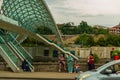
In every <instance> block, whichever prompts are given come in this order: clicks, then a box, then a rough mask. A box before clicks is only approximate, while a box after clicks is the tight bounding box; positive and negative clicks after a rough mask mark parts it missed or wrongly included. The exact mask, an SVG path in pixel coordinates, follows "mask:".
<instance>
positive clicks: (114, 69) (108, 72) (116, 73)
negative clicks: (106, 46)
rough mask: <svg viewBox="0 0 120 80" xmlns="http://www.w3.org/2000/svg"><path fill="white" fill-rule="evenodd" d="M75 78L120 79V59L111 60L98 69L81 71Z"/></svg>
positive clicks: (93, 79) (81, 79) (88, 79)
mask: <svg viewBox="0 0 120 80" xmlns="http://www.w3.org/2000/svg"><path fill="white" fill-rule="evenodd" d="M75 80H120V60H115V61H110V62H108V63H106V64H104V65H102V66H101V67H99V68H97V69H94V70H91V71H86V72H83V73H79V74H77V75H76V76H75Z"/></svg>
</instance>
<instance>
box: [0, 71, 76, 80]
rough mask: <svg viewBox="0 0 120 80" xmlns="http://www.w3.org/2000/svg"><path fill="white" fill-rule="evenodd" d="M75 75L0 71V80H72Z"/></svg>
mask: <svg viewBox="0 0 120 80" xmlns="http://www.w3.org/2000/svg"><path fill="white" fill-rule="evenodd" d="M75 75H76V73H63V72H61V73H59V72H21V73H14V72H8V71H0V79H50V80H52V79H55V80H74V77H75Z"/></svg>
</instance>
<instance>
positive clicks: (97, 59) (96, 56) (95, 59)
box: [93, 53, 99, 63]
mask: <svg viewBox="0 0 120 80" xmlns="http://www.w3.org/2000/svg"><path fill="white" fill-rule="evenodd" d="M93 56H94V62H95V63H97V62H98V61H99V57H98V55H97V54H96V53H94V54H93Z"/></svg>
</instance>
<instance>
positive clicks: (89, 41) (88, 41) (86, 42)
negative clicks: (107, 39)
mask: <svg viewBox="0 0 120 80" xmlns="http://www.w3.org/2000/svg"><path fill="white" fill-rule="evenodd" d="M75 44H81V45H82V46H93V45H94V39H93V37H92V36H91V35H87V34H82V35H80V36H79V37H78V38H77V39H76V40H75Z"/></svg>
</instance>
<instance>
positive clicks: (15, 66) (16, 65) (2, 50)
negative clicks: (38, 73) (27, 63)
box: [0, 46, 20, 71]
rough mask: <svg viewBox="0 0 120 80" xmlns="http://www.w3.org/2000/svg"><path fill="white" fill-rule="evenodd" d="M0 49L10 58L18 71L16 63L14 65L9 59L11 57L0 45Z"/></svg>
mask: <svg viewBox="0 0 120 80" xmlns="http://www.w3.org/2000/svg"><path fill="white" fill-rule="evenodd" d="M0 49H1V50H2V51H3V52H4V53H5V55H6V56H7V58H8V59H9V60H10V62H11V63H12V64H13V65H14V66H15V68H16V69H17V70H18V71H19V70H20V69H19V68H18V66H17V65H15V63H14V62H13V61H12V60H11V58H10V57H9V56H8V55H7V53H6V52H5V51H4V49H3V48H2V47H1V46H0Z"/></svg>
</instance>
